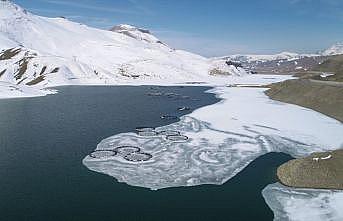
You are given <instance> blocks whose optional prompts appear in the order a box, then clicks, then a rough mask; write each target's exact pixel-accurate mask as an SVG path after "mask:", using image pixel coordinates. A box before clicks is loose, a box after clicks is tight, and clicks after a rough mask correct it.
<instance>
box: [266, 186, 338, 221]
mask: <svg viewBox="0 0 343 221" xmlns="http://www.w3.org/2000/svg"><path fill="white" fill-rule="evenodd" d="M262 194H263V197H264V199H265V200H266V202H267V204H268V205H269V207H270V208H271V209H272V210H273V212H274V220H275V221H279V220H282V221H286V220H292V221H304V220H311V221H322V220H326V221H339V220H343V191H335V190H313V189H295V188H290V187H285V186H283V185H281V184H279V183H275V184H270V185H268V186H267V187H266V188H265V189H264V190H263V191H262Z"/></svg>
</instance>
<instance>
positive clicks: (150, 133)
mask: <svg viewBox="0 0 343 221" xmlns="http://www.w3.org/2000/svg"><path fill="white" fill-rule="evenodd" d="M137 134H138V136H141V137H153V136H156V135H157V134H158V133H157V132H156V131H154V130H152V131H139V132H137Z"/></svg>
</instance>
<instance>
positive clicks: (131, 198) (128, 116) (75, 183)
mask: <svg viewBox="0 0 343 221" xmlns="http://www.w3.org/2000/svg"><path fill="white" fill-rule="evenodd" d="M206 89H208V88H204V87H149V86H144V87H128V86H127V87H126V86H125V87H124V86H122V87H78V86H72V87H61V88H59V90H60V92H59V93H58V94H56V95H50V96H46V97H38V98H23V99H9V100H0V177H1V179H0V199H1V200H0V216H1V217H0V220H2V221H7V220H8V221H16V220H30V221H31V220H34V221H40V220H42V221H43V220H44V221H48V220H84V221H88V220H89V221H94V220H101V221H106V220H147V221H153V220H272V219H273V214H272V212H271V210H270V209H269V208H268V207H267V205H266V204H265V202H264V200H263V197H262V195H261V190H262V189H263V188H264V187H265V186H266V185H267V184H269V183H273V182H275V175H274V174H275V169H276V168H277V166H278V165H280V164H282V163H283V162H285V161H288V160H289V159H290V156H288V155H285V154H280V153H270V154H267V155H265V156H262V157H260V158H258V159H257V160H255V161H254V162H253V163H251V164H250V165H249V166H248V167H247V168H246V169H244V170H243V171H242V172H241V173H239V174H238V175H237V176H235V177H234V178H233V179H231V180H230V181H228V182H227V183H225V184H224V185H221V186H214V185H203V186H196V187H180V188H170V189H163V190H159V191H150V190H147V189H144V188H137V187H131V186H128V185H126V184H123V183H118V182H116V180H115V179H113V178H111V177H109V176H106V175H103V174H99V173H96V172H92V171H89V170H88V169H87V168H86V167H84V166H83V164H82V162H81V161H82V159H83V158H84V157H85V156H86V155H87V154H89V153H90V152H91V151H92V150H94V149H95V147H96V145H97V144H98V143H99V142H100V141H101V140H102V139H104V138H107V137H109V136H111V135H114V134H118V133H122V132H129V131H133V130H134V129H135V128H136V127H140V126H152V127H157V126H162V125H166V124H170V123H172V122H175V121H176V120H175V119H173V118H171V119H169V120H166V119H161V116H162V115H171V116H181V115H182V114H187V113H190V111H192V110H194V109H196V108H199V107H201V106H204V105H209V104H212V103H215V102H218V99H216V98H215V97H214V95H213V94H208V93H204V91H205V90H206ZM161 92H162V93H161ZM161 94H162V95H161ZM180 107H190V108H191V109H190V110H186V111H182V112H181V111H179V110H178V108H180Z"/></svg>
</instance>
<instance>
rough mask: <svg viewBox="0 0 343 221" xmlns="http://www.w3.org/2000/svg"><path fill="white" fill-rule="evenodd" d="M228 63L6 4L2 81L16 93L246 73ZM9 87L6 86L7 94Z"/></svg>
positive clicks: (140, 34)
mask: <svg viewBox="0 0 343 221" xmlns="http://www.w3.org/2000/svg"><path fill="white" fill-rule="evenodd" d="M223 64H224V63H223V62H222V63H218V62H213V61H212V60H211V59H207V58H204V57H202V56H200V55H196V54H192V53H189V52H186V51H182V50H174V49H172V48H170V47H168V46H167V45H165V44H163V43H161V41H160V40H158V39H157V38H156V37H154V36H153V35H152V34H151V33H150V32H149V31H147V30H143V29H139V28H135V27H133V26H129V25H119V26H116V27H114V28H113V29H112V31H107V30H100V29H96V28H92V27H88V26H86V25H83V24H79V23H75V22H72V21H69V20H67V19H64V18H46V17H41V16H37V15H34V14H31V13H30V12H28V11H26V10H24V9H22V8H21V7H19V6H18V5H16V4H14V3H12V2H11V1H0V82H5V83H6V84H5V85H12V89H13V88H14V89H13V90H12V91H15V92H18V91H21V90H23V91H24V89H23V88H26V87H31V88H33V87H34V88H37V89H42V88H46V87H50V86H58V85H68V84H172V83H182V82H188V81H210V80H212V79H214V78H216V77H214V76H212V75H210V73H220V74H221V75H223V74H225V75H242V74H246V73H245V72H244V70H243V69H240V68H236V67H234V66H229V65H226V66H225V65H223ZM222 68H224V69H223V70H222ZM213 69H216V70H220V71H219V72H213V71H212V70H213ZM4 87H5V86H2V88H1V85H0V92H1V93H2V92H3V91H6V88H5V89H4ZM6 87H7V89H8V86H6ZM0 96H4V93H2V94H0ZM16 96H17V95H16Z"/></svg>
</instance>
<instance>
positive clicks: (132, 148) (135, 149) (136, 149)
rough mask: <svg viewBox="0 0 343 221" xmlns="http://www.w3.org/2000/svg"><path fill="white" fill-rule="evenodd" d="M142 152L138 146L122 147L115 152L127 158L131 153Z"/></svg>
mask: <svg viewBox="0 0 343 221" xmlns="http://www.w3.org/2000/svg"><path fill="white" fill-rule="evenodd" d="M140 150H141V149H140V148H139V147H136V146H120V147H117V148H115V151H116V152H117V153H118V154H120V155H122V156H126V155H128V154H131V153H137V152H139V151H140Z"/></svg>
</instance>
